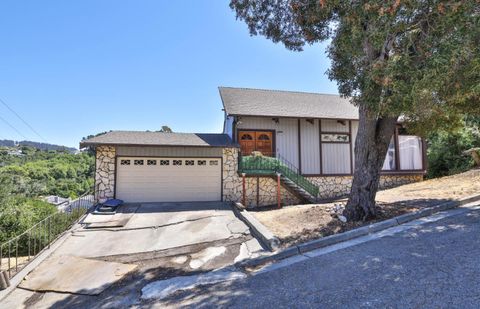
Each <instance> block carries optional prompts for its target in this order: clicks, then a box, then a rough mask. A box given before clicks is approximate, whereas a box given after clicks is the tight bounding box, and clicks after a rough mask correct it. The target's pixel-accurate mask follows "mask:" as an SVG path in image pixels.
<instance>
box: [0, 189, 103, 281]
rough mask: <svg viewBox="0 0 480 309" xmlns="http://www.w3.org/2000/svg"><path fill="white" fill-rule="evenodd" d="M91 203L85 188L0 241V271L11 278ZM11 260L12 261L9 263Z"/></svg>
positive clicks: (80, 215) (76, 220)
mask: <svg viewBox="0 0 480 309" xmlns="http://www.w3.org/2000/svg"><path fill="white" fill-rule="evenodd" d="M62 205H63V204H62ZM93 205H94V196H93V195H92V191H90V190H89V191H88V192H86V193H84V194H82V195H81V196H80V197H79V198H77V199H75V200H72V201H69V202H68V205H66V206H63V207H62V209H61V210H60V211H57V212H56V213H54V214H51V215H49V216H47V217H45V218H44V219H42V220H40V221H39V222H37V223H35V224H34V225H33V226H31V227H30V228H29V229H27V230H26V231H24V232H22V233H21V234H19V235H17V236H15V237H13V238H11V239H9V240H7V241H5V242H3V243H2V244H0V272H2V271H5V272H6V274H7V276H8V278H9V279H11V278H13V277H14V276H15V275H16V274H17V273H18V272H20V271H21V270H22V269H23V268H25V267H26V266H27V265H28V264H29V263H31V262H32V261H33V260H34V259H35V258H36V257H37V256H38V255H39V254H40V253H41V252H43V251H44V250H45V249H46V248H50V245H51V244H52V243H53V242H54V241H55V240H57V239H58V238H59V237H60V236H62V235H63V233H64V232H65V231H67V230H68V229H69V228H70V227H71V226H73V225H74V224H75V223H76V222H78V220H79V219H80V218H81V217H82V216H83V215H84V214H85V213H86V212H87V211H88V209H89V208H90V207H92V206H93ZM19 258H20V259H19ZM4 259H6V261H4ZM13 262H14V264H15V265H12V264H13ZM4 264H6V267H5V266H4ZM0 275H1V273H0Z"/></svg>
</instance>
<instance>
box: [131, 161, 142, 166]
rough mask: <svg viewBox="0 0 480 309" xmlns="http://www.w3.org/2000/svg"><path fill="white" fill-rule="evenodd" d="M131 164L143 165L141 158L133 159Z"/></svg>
mask: <svg viewBox="0 0 480 309" xmlns="http://www.w3.org/2000/svg"><path fill="white" fill-rule="evenodd" d="M133 165H143V160H133Z"/></svg>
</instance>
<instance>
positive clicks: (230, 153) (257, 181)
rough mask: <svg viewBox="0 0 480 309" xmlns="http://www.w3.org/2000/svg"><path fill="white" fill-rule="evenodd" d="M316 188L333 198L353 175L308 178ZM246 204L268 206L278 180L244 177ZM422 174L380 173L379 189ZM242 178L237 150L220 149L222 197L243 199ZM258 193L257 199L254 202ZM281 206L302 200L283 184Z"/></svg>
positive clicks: (274, 200) (273, 199)
mask: <svg viewBox="0 0 480 309" xmlns="http://www.w3.org/2000/svg"><path fill="white" fill-rule="evenodd" d="M307 178H308V179H309V180H310V181H311V182H313V183H314V184H316V185H317V186H318V187H319V189H320V193H319V198H335V197H340V196H344V195H346V194H348V193H350V186H351V185H352V176H332V177H307ZM245 180H246V182H245V186H246V191H247V192H246V204H247V205H246V206H247V207H249V208H251V207H258V206H270V205H276V204H277V182H276V180H275V179H274V178H269V177H246V179H245ZM422 180H423V175H382V176H381V177H380V189H386V188H392V187H395V186H399V185H403V184H407V183H412V182H417V181H422ZM242 191H243V187H242V177H241V176H240V175H239V174H238V149H237V148H225V149H224V150H223V199H224V201H232V202H242V198H243V196H242ZM257 196H258V202H257ZM281 199H282V205H294V204H299V203H300V202H301V201H300V200H299V199H298V198H297V197H296V196H295V195H293V194H292V193H290V192H289V191H288V190H287V189H285V188H284V187H283V186H282V187H281Z"/></svg>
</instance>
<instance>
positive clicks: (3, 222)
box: [0, 175, 57, 243]
mask: <svg viewBox="0 0 480 309" xmlns="http://www.w3.org/2000/svg"><path fill="white" fill-rule="evenodd" d="M13 187H14V184H13V183H12V181H11V180H10V179H9V178H8V177H7V176H6V175H0V243H2V242H3V241H5V240H7V239H9V238H11V237H13V236H15V235H18V234H20V233H22V232H23V231H25V230H26V229H28V228H29V227H31V226H32V225H34V224H35V223H37V222H39V221H40V220H42V219H43V218H45V217H47V216H48V215H51V214H53V213H55V212H56V211H57V209H56V207H55V206H53V205H51V204H49V203H47V202H44V201H41V200H38V199H34V198H27V197H24V196H21V195H17V194H13V193H12V192H13V191H14V190H13Z"/></svg>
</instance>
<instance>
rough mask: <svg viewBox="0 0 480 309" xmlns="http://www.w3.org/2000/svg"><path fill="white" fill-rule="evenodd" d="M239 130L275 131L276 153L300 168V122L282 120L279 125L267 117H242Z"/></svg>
mask: <svg viewBox="0 0 480 309" xmlns="http://www.w3.org/2000/svg"><path fill="white" fill-rule="evenodd" d="M237 129H238V130H239V129H250V130H257V129H258V130H262V129H263V130H275V144H276V149H275V151H276V152H277V153H278V154H280V155H281V156H282V157H284V158H285V159H287V160H288V161H289V162H290V163H292V164H293V165H295V166H296V167H298V162H299V158H298V120H297V119H293V118H292V119H290V118H280V119H279V122H278V123H275V121H273V120H272V118H267V117H265V118H264V117H245V116H244V117H241V119H240V121H239V122H238V123H237Z"/></svg>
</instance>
